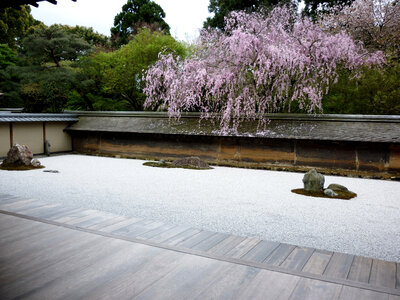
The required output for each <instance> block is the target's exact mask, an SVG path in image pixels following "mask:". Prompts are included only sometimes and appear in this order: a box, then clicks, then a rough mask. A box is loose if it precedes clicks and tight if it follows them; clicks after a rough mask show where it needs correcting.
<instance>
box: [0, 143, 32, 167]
mask: <svg viewBox="0 0 400 300" xmlns="http://www.w3.org/2000/svg"><path fill="white" fill-rule="evenodd" d="M32 158H33V154H32V151H31V150H30V149H29V147H28V146H26V145H22V146H21V145H19V144H15V145H14V146H12V147H11V148H10V150H8V152H7V157H6V158H5V159H4V160H3V164H16V165H18V164H21V165H26V166H29V165H31V161H32Z"/></svg>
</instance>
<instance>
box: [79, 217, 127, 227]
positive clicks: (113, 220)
mask: <svg viewBox="0 0 400 300" xmlns="http://www.w3.org/2000/svg"><path fill="white" fill-rule="evenodd" d="M125 220H127V218H126V217H124V216H115V217H113V218H112V217H111V218H109V219H106V220H103V221H101V222H99V223H96V224H92V225H89V226H86V228H87V229H93V230H101V229H102V228H104V227H107V226H110V225H114V224H116V223H119V222H122V221H125Z"/></svg>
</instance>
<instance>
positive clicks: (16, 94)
mask: <svg viewBox="0 0 400 300" xmlns="http://www.w3.org/2000/svg"><path fill="white" fill-rule="evenodd" d="M20 80H21V79H20V76H19V72H18V67H14V66H9V67H8V68H6V69H4V70H0V92H2V93H3V94H4V95H3V97H0V107H16V108H17V107H23V106H24V101H23V98H22V95H21V92H20V86H21V85H20Z"/></svg>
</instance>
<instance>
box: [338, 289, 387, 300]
mask: <svg viewBox="0 0 400 300" xmlns="http://www.w3.org/2000/svg"><path fill="white" fill-rule="evenodd" d="M339 299H340V300H388V295H387V294H384V293H379V292H375V291H371V290H365V289H358V288H350V287H348V286H344V287H343V289H342V292H341V294H340V298H339Z"/></svg>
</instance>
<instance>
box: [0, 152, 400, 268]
mask: <svg viewBox="0 0 400 300" xmlns="http://www.w3.org/2000/svg"><path fill="white" fill-rule="evenodd" d="M40 161H41V162H42V164H43V165H45V166H46V169H47V170H49V169H51V170H58V171H59V172H60V173H46V172H43V169H41V170H33V171H19V172H18V171H2V170H0V192H1V193H7V194H12V195H16V196H21V197H30V198H36V199H40V200H44V201H48V202H62V203H65V204H69V205H79V206H81V207H83V208H92V209H98V210H102V211H108V212H112V213H115V214H120V215H126V216H133V217H141V218H146V219H151V220H157V221H163V222H165V223H168V224H176V225H184V226H191V227H195V228H201V229H206V230H211V231H217V232H224V233H230V234H234V235H241V236H253V237H258V238H262V239H266V240H272V241H279V242H285V243H289V244H294V245H300V246H308V247H315V248H319V249H325V250H331V251H339V252H344V253H350V254H357V255H363V256H367V257H373V258H380V259H384V260H390V261H397V262H400V182H395V181H384V180H372V179H359V178H348V177H336V176H325V186H327V185H329V184H330V183H339V184H342V185H345V186H347V187H348V188H349V189H350V190H352V191H354V192H356V193H357V194H358V196H357V197H356V198H353V199H352V200H350V201H346V200H337V199H326V198H312V197H306V196H302V195H296V194H293V193H291V191H290V190H291V189H294V188H301V187H302V186H303V183H302V178H303V174H301V173H290V172H275V171H267V170H251V169H239V168H227V167H214V169H212V170H189V169H164V168H153V167H146V166H143V162H144V161H142V160H134V159H118V158H107V157H94V156H84V155H61V156H51V157H45V158H40Z"/></svg>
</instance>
